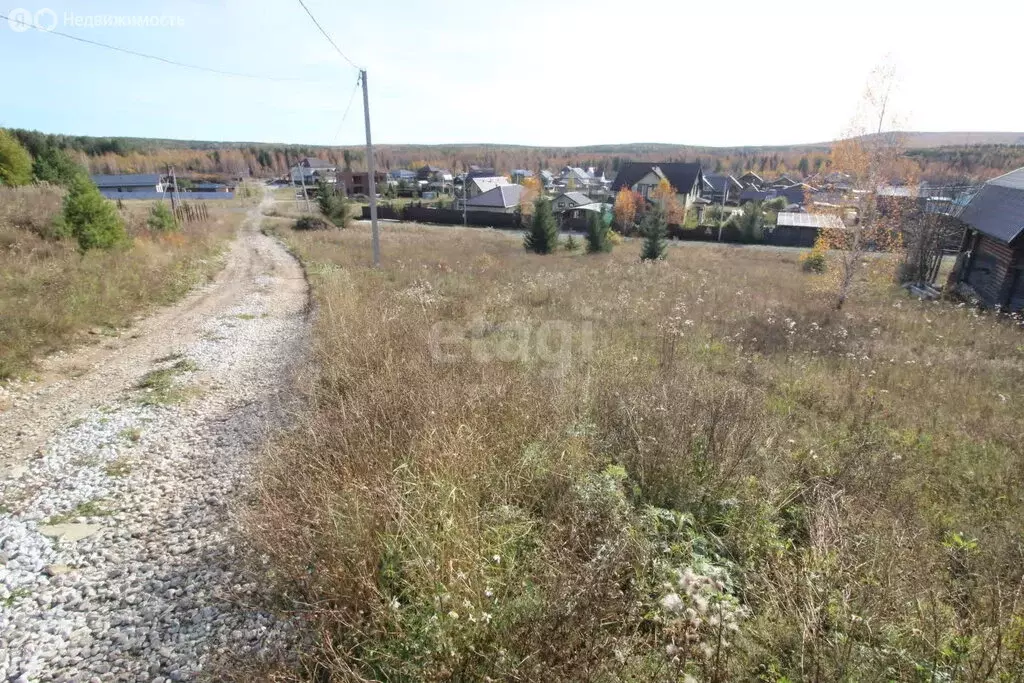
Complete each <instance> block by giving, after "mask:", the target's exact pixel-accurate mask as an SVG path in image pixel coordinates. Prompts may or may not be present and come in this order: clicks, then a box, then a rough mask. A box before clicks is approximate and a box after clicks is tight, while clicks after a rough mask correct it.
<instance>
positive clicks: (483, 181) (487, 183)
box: [471, 175, 511, 192]
mask: <svg viewBox="0 0 1024 683" xmlns="http://www.w3.org/2000/svg"><path fill="white" fill-rule="evenodd" d="M471 180H472V182H473V184H474V185H476V186H477V189H479V190H480V191H481V192H487V191H489V190H491V189H493V188H495V187H500V186H502V185H510V184H511V183H510V182H509V180H508V178H506V177H505V176H500V175H498V176H487V177H479V178H472V179H471Z"/></svg>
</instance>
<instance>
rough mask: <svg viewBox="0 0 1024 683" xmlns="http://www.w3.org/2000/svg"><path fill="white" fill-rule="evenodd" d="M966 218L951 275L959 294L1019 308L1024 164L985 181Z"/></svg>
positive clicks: (1023, 303)
mask: <svg viewBox="0 0 1024 683" xmlns="http://www.w3.org/2000/svg"><path fill="white" fill-rule="evenodd" d="M960 220H961V221H963V222H964V223H965V224H966V227H967V230H966V232H965V233H964V238H963V242H962V243H961V246H960V256H959V258H958V260H957V268H956V269H955V270H954V273H953V278H954V283H955V288H956V290H957V291H959V292H960V293H961V294H963V295H966V296H969V297H974V298H977V299H978V300H979V301H980V302H981V303H983V304H984V305H986V306H989V307H992V308H1000V309H1001V310H1004V311H1020V310H1022V309H1024V272H1022V271H1024V237H1022V233H1024V168H1019V169H1017V170H1016V171H1011V172H1009V173H1006V174H1004V175H1001V176H999V177H997V178H993V179H992V180H990V181H988V182H987V183H985V184H984V185H983V186H982V188H981V190H979V191H978V193H977V194H976V195H974V197H973V198H972V199H971V201H970V203H968V204H967V206H966V207H965V208H964V210H963V213H962V214H961V215H960Z"/></svg>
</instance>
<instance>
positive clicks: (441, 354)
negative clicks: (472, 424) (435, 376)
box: [428, 318, 594, 376]
mask: <svg viewBox="0 0 1024 683" xmlns="http://www.w3.org/2000/svg"><path fill="white" fill-rule="evenodd" d="M428 344H429V345H430V357H431V360H433V362H435V363H464V362H467V361H472V362H475V363H493V362H500V363H536V364H539V365H541V366H544V367H545V369H546V370H548V371H550V372H552V373H555V374H556V375H557V376H561V375H564V374H565V373H566V372H568V370H569V369H570V368H571V367H572V364H573V362H574V361H584V360H587V359H589V358H590V356H591V355H592V354H593V351H594V324H593V322H591V321H589V320H584V321H582V322H569V321H566V320H545V321H543V322H535V323H529V322H525V321H512V322H501V323H495V322H488V321H486V320H484V319H483V318H475V319H473V320H472V321H470V322H468V323H458V322H438V323H435V324H434V325H433V326H432V327H431V328H430V335H429V337H428Z"/></svg>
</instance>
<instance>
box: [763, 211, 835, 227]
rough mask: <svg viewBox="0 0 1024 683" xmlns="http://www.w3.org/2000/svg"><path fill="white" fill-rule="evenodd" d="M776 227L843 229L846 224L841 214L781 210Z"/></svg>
mask: <svg viewBox="0 0 1024 683" xmlns="http://www.w3.org/2000/svg"><path fill="white" fill-rule="evenodd" d="M775 226H776V227H790V228H835V229H839V230H842V229H843V228H844V227H845V226H844V225H843V221H842V219H841V218H839V216H836V215H835V214H831V213H796V212H790V211H781V212H779V217H778V219H777V220H776V221H775Z"/></svg>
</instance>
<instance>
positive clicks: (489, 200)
mask: <svg viewBox="0 0 1024 683" xmlns="http://www.w3.org/2000/svg"><path fill="white" fill-rule="evenodd" d="M474 180H479V179H478V178H474ZM522 195H523V186H522V185H515V184H513V183H506V184H504V185H496V186H494V187H492V188H491V189H489V190H487V191H486V192H482V193H480V194H478V195H476V196H475V197H473V198H472V199H469V200H467V201H466V209H467V210H469V211H485V212H489V213H515V212H516V211H517V210H518V209H519V200H520V199H521V198H522Z"/></svg>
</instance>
